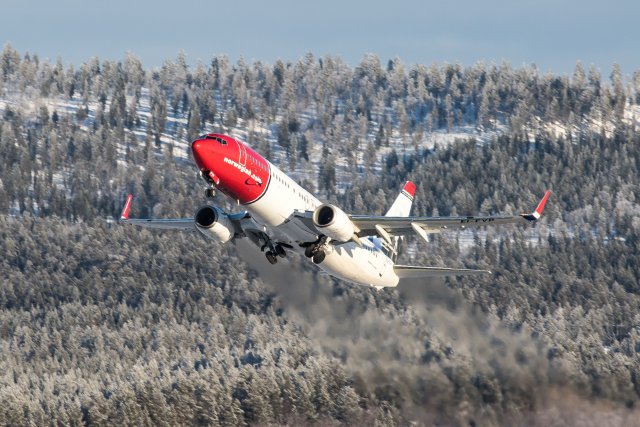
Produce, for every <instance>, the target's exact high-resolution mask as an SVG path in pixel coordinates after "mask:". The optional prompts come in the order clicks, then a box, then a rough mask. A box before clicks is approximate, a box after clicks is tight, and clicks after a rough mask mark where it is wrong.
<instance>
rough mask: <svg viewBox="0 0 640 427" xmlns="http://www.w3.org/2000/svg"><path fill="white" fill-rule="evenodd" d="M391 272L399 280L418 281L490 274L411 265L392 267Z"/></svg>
mask: <svg viewBox="0 0 640 427" xmlns="http://www.w3.org/2000/svg"><path fill="white" fill-rule="evenodd" d="M393 271H394V272H395V273H396V274H397V275H398V277H399V278H401V279H419V278H421V277H445V276H470V275H477V274H491V272H490V271H489V270H470V269H468V268H445V267H417V266H413V265H394V266H393Z"/></svg>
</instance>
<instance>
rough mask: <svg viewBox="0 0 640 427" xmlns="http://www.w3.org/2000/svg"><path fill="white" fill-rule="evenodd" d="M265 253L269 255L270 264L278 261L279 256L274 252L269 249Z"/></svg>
mask: <svg viewBox="0 0 640 427" xmlns="http://www.w3.org/2000/svg"><path fill="white" fill-rule="evenodd" d="M264 255H265V256H266V257H267V261H269V264H275V263H276V262H278V257H277V256H276V254H274V253H273V252H271V251H269V252H267V253H266V254H264Z"/></svg>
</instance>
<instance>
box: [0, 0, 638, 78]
mask: <svg viewBox="0 0 640 427" xmlns="http://www.w3.org/2000/svg"><path fill="white" fill-rule="evenodd" d="M638 17H640V2H639V1H637V0H608V1H604V0H582V1H575V0H571V1H563V0H529V1H523V0H440V1H432V0H423V1H420V0H387V1H378V0H371V1H349V0H322V1H304V0H298V1H294V0H271V1H260V0H227V1H224V2H221V1H217V0H216V1H206V0H182V1H175V0H171V1H169V0H155V1H147V0H128V1H125V0H107V1H105V0H101V1H94V0H58V1H42V0H37V1H36V0H0V43H1V44H2V45H5V44H6V43H10V44H11V45H12V46H13V48H15V49H17V50H18V51H19V52H20V53H22V54H24V53H26V52H29V53H34V54H38V55H39V56H40V57H41V58H49V59H51V60H55V59H56V58H58V57H61V58H62V60H63V62H64V63H65V64H69V63H73V64H76V65H77V64H80V63H81V62H84V61H86V60H88V59H89V58H91V57H94V56H97V57H99V58H100V59H111V60H114V59H123V58H124V57H125V55H126V53H127V52H130V53H132V54H134V55H135V56H137V57H138V58H140V60H141V61H142V62H143V63H144V65H145V66H147V67H151V68H153V67H157V66H160V65H162V62H163V61H164V60H165V59H173V58H175V57H176V55H177V54H178V53H179V52H181V51H183V52H184V53H185V54H186V55H187V59H188V61H189V63H190V64H195V63H196V62H197V61H202V62H204V63H209V62H210V60H211V58H213V57H214V56H216V55H220V54H225V55H227V56H229V58H230V59H231V60H232V61H236V60H238V59H239V58H241V57H242V58H244V59H245V60H246V61H253V60H261V61H263V62H267V63H273V62H274V61H275V60H276V59H282V60H285V61H287V60H289V61H295V60H297V59H299V58H301V57H303V56H304V55H305V54H306V53H307V52H311V53H313V54H314V56H316V57H321V56H325V55H331V56H339V57H341V58H342V59H343V60H344V61H345V62H347V63H348V64H350V65H351V66H355V65H357V64H358V63H359V62H360V60H361V59H362V57H363V56H364V55H365V54H368V53H374V54H377V55H378V56H379V57H380V59H381V61H382V62H383V63H386V61H387V60H389V59H393V58H396V57H398V58H400V59H401V60H402V62H403V63H405V64H408V65H411V64H416V63H422V64H432V63H434V62H435V63H444V62H448V63H460V64H462V65H472V64H474V63H476V62H478V61H483V62H485V63H491V62H495V63H497V64H499V63H502V62H503V61H507V62H509V63H510V64H511V65H512V66H513V67H521V66H523V65H529V64H535V65H537V66H538V68H539V69H540V70H541V71H542V72H546V71H551V72H554V73H558V74H571V73H572V72H573V69H574V67H575V65H576V62H577V61H581V62H582V63H583V64H584V65H585V67H588V66H589V65H591V64H593V65H595V66H596V67H598V68H599V69H600V70H601V71H602V72H603V73H604V74H605V75H608V74H609V72H610V70H611V66H612V64H613V63H618V64H620V66H621V68H622V71H623V73H625V74H627V75H630V74H631V73H633V72H634V71H635V70H640V54H639V53H640V46H639V45H638V42H639V41H640V25H638V23H637V20H638Z"/></svg>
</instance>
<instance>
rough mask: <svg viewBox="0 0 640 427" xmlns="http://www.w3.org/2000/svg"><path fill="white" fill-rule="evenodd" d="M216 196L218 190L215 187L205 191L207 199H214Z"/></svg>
mask: <svg viewBox="0 0 640 427" xmlns="http://www.w3.org/2000/svg"><path fill="white" fill-rule="evenodd" d="M215 196H216V190H215V189H214V188H213V187H211V188H207V189H206V190H204V197H206V198H207V199H213V198H214V197H215Z"/></svg>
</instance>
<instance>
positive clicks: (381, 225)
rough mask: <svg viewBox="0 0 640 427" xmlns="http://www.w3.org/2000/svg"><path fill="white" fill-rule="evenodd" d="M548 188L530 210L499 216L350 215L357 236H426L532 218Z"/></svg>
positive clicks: (534, 217)
mask: <svg viewBox="0 0 640 427" xmlns="http://www.w3.org/2000/svg"><path fill="white" fill-rule="evenodd" d="M550 194H551V191H550V190H549V191H547V192H546V193H545V194H544V197H543V198H542V200H541V201H540V203H539V204H538V207H537V208H536V209H535V211H533V212H532V213H530V214H521V215H507V216H504V215H500V216H460V217H416V216H414V217H386V216H370V215H351V216H350V218H351V221H352V222H353V224H354V225H355V226H356V228H357V229H358V230H359V231H358V232H357V233H356V234H357V235H358V236H359V237H365V236H373V235H379V236H381V237H383V238H385V240H390V238H391V237H395V236H405V235H410V234H413V233H416V234H418V235H419V236H420V237H422V238H424V239H425V240H426V239H427V235H428V234H432V233H439V232H441V231H442V230H446V229H451V228H468V227H479V226H483V225H502V224H517V223H527V222H535V221H536V220H538V219H539V218H540V216H541V215H542V211H543V209H544V206H545V204H546V203H547V199H549V195H550Z"/></svg>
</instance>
